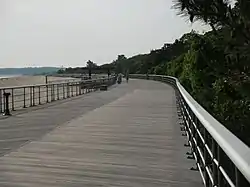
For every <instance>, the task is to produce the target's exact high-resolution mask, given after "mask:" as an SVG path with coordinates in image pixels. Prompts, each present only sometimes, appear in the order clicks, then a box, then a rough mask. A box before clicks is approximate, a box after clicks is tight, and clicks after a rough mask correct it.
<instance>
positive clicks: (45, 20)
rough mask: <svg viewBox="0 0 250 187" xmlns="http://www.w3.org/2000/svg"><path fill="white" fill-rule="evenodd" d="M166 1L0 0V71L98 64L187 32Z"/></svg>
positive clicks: (160, 43)
mask: <svg viewBox="0 0 250 187" xmlns="http://www.w3.org/2000/svg"><path fill="white" fill-rule="evenodd" d="M171 6H172V0H0V67H24V66H25V67H26V66H64V67H68V66H83V65H85V62H86V61H87V60H92V61H94V62H96V63H97V64H103V63H107V62H111V61H112V60H114V59H115V58H116V57H117V55H118V54H125V55H126V56H127V57H130V56H132V55H134V54H138V53H147V52H149V51H150V50H151V49H155V48H160V47H161V46H163V44H164V43H166V42H172V41H174V40H175V39H176V38H179V37H180V36H181V35H182V34H184V33H186V32H189V31H190V30H191V29H192V28H193V29H195V30H199V31H203V30H204V26H201V25H200V24H194V25H191V24H189V23H187V22H186V20H185V19H183V18H180V17H178V16H176V12H175V10H173V9H171Z"/></svg>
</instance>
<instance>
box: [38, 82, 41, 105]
mask: <svg viewBox="0 0 250 187" xmlns="http://www.w3.org/2000/svg"><path fill="white" fill-rule="evenodd" d="M38 103H39V105H40V104H41V86H38Z"/></svg>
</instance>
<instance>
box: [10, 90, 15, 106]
mask: <svg viewBox="0 0 250 187" xmlns="http://www.w3.org/2000/svg"><path fill="white" fill-rule="evenodd" d="M11 105H12V111H14V110H15V103H14V88H11Z"/></svg>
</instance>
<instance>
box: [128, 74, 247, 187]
mask: <svg viewBox="0 0 250 187" xmlns="http://www.w3.org/2000/svg"><path fill="white" fill-rule="evenodd" d="M130 77H131V78H142V79H153V80H157V81H162V82H166V83H170V84H171V85H173V86H174V87H175V89H176V93H177V98H178V104H179V106H180V111H181V113H182V118H183V122H184V128H185V131H186V134H187V136H188V144H189V146H191V154H192V156H193V158H194V159H195V160H196V165H197V168H196V169H197V170H199V171H200V173H201V176H202V179H203V182H204V184H205V186H226V185H227V186H231V187H245V186H250V148H249V147H248V146H247V145H246V144H244V143H243V142H242V141H241V140H240V139H239V138H237V137H236V136H235V135H234V134H233V133H231V132H230V131H229V130H228V129H227V128H226V127H225V126H224V125H222V124H221V123H220V122H218V121H217V120H216V119H215V118H214V117H213V116H212V115H211V114H209V113H208V112H207V111H206V110H205V109H204V108H203V107H202V106H201V105H200V104H199V103H198V102H197V101H195V100H194V99H193V97H192V96H191V95H190V94H189V93H188V92H187V91H186V90H185V88H184V87H183V86H182V85H181V83H180V82H179V80H178V79H177V78H175V77H171V76H163V75H140V74H134V75H130ZM231 165H232V166H233V167H231Z"/></svg>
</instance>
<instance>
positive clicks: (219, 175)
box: [217, 145, 223, 187]
mask: <svg viewBox="0 0 250 187" xmlns="http://www.w3.org/2000/svg"><path fill="white" fill-rule="evenodd" d="M220 149H221V148H220V146H219V145H217V158H218V167H217V170H218V187H222V184H223V178H222V174H221V171H220V164H221V150H220Z"/></svg>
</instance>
